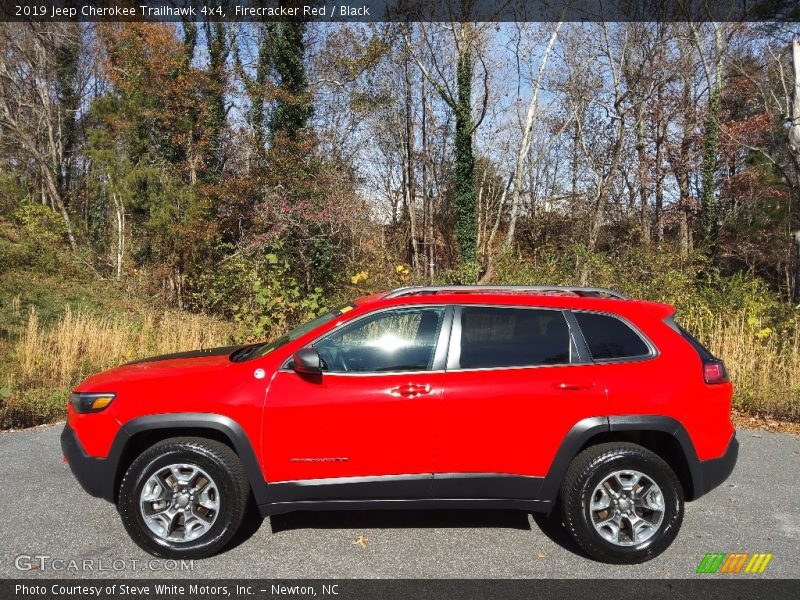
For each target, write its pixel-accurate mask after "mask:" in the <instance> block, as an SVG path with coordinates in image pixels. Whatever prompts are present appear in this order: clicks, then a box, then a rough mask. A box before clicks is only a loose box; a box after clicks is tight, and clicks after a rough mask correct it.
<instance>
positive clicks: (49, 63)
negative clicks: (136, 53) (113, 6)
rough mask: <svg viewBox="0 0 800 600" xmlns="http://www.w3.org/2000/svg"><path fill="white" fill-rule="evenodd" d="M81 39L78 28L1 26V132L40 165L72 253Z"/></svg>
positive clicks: (46, 196) (46, 191) (48, 200)
mask: <svg viewBox="0 0 800 600" xmlns="http://www.w3.org/2000/svg"><path fill="white" fill-rule="evenodd" d="M81 39H82V37H81V30H80V26H79V25H78V24H68V23H58V24H56V23H52V24H50V23H48V24H43V25H42V24H34V23H30V24H26V25H19V24H11V23H5V24H0V55H1V56H0V131H2V135H3V136H4V137H5V138H6V142H7V143H8V142H9V141H11V143H15V145H16V146H17V148H18V150H19V151H20V152H21V153H22V154H24V155H25V156H27V157H28V159H29V160H31V162H32V163H33V164H34V165H36V168H37V171H38V173H37V174H38V176H39V179H40V181H41V185H42V189H43V199H44V200H45V201H46V203H47V204H48V205H49V206H50V207H51V208H53V209H54V210H56V211H57V212H58V213H59V214H60V215H61V217H62V218H63V220H64V225H65V226H66V230H67V235H68V237H69V242H70V245H71V246H72V248H73V249H75V247H76V241H75V234H74V232H73V226H72V222H71V220H70V216H69V213H68V212H67V194H68V191H69V188H68V185H69V180H70V177H69V170H70V155H71V152H72V145H73V143H74V130H73V129H72V126H73V125H74V120H75V114H74V113H75V112H76V111H77V108H78V106H79V104H80V102H79V99H78V98H77V96H79V93H78V92H76V90H75V89H74V88H71V86H73V85H74V83H75V82H74V81H73V80H74V78H75V69H76V64H77V60H78V59H77V56H78V51H79V48H80V45H81ZM67 92H68V93H69V98H67V99H65V97H64V96H65V95H67Z"/></svg>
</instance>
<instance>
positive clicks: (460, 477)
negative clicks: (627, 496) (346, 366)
mask: <svg viewBox="0 0 800 600" xmlns="http://www.w3.org/2000/svg"><path fill="white" fill-rule="evenodd" d="M570 323H574V321H573V320H572V319H571V318H568V315H567V314H566V313H565V312H564V311H561V310H558V309H537V308H516V307H493V306H463V307H460V308H458V309H457V310H456V314H455V316H454V320H453V327H452V334H451V339H452V341H451V346H450V356H449V359H448V373H447V380H446V383H445V386H444V391H443V394H442V401H441V403H440V410H439V412H438V414H437V427H436V430H437V432H438V435H437V445H436V460H435V464H434V482H433V488H432V489H433V492H432V493H433V495H434V496H437V497H454V498H535V497H536V495H537V493H538V490H539V487H540V485H541V480H542V478H543V477H544V476H545V475H546V474H547V471H548V469H549V467H550V464H551V462H552V461H553V458H554V456H555V454H556V452H557V451H558V448H559V445H560V444H561V442H562V440H563V439H564V436H565V435H566V434H567V432H568V431H569V430H570V429H571V428H572V426H573V425H575V424H576V423H577V422H578V421H580V420H581V419H584V418H587V417H592V416H602V415H605V414H606V412H605V410H606V394H605V390H604V385H603V382H602V381H598V380H596V372H595V369H594V368H593V366H592V365H590V364H587V363H586V354H585V351H582V350H579V345H578V344H577V343H576V341H575V340H574V339H573V336H572V332H571V331H570V329H571V328H570Z"/></svg>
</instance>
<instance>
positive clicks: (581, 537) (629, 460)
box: [560, 442, 683, 564]
mask: <svg viewBox="0 0 800 600" xmlns="http://www.w3.org/2000/svg"><path fill="white" fill-rule="evenodd" d="M625 469H633V470H636V471H639V472H640V473H643V474H644V475H646V476H647V477H649V478H650V479H651V480H652V481H653V482H655V483H656V485H658V487H659V488H660V489H661V495H662V497H663V504H664V513H663V518H662V520H661V524H660V526H659V527H658V529H657V530H656V531H655V533H653V534H652V537H650V538H649V539H647V540H645V541H644V542H642V543H638V544H635V545H634V544H632V545H629V546H623V545H617V544H615V543H612V542H610V541H609V540H607V539H605V538H604V537H603V536H602V535H600V533H599V532H598V531H597V530H596V529H595V526H594V524H593V522H592V520H591V514H590V507H591V499H592V494H593V493H594V491H595V488H596V487H597V486H598V485H599V484H600V483H601V482H603V480H604V479H606V478H607V477H609V476H611V475H612V473H614V472H615V471H619V470H625ZM560 498H561V511H562V517H563V519H564V525H565V527H566V528H567V531H569V533H570V534H571V535H572V537H573V538H574V539H575V541H576V542H577V543H578V545H579V546H580V547H581V548H582V549H583V550H584V552H586V554H588V555H589V556H590V557H591V558H593V559H595V560H599V561H602V562H606V563H614V564H636V563H642V562H645V561H648V560H650V559H652V558H655V557H656V556H658V555H659V554H661V553H662V552H663V551H664V550H666V549H667V548H668V547H669V545H670V544H671V543H672V542H673V540H674V539H675V537H676V536H677V535H678V531H679V530H680V527H681V523H682V522H683V488H682V487H681V484H680V481H679V480H678V478H677V476H676V475H675V473H674V471H673V470H672V469H671V468H670V466H669V465H668V464H667V463H666V462H664V460H663V459H661V457H659V456H658V455H656V454H654V453H653V452H650V451H649V450H647V449H646V448H643V447H641V446H638V445H636V444H630V443H625V442H613V443H608V444H598V445H597V446H591V447H590V448H587V449H586V450H584V451H583V452H581V453H580V454H579V455H578V456H576V457H575V459H574V460H573V461H572V464H571V465H570V467H569V469H568V470H567V474H566V476H565V477H564V482H563V484H562V486H561V496H560ZM626 527H627V526H626ZM628 542H629V543H630V540H628Z"/></svg>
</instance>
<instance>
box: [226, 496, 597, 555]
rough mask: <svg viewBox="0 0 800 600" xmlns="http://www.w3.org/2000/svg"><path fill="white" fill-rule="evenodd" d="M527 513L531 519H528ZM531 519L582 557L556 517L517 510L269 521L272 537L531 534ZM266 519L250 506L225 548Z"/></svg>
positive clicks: (296, 516)
mask: <svg viewBox="0 0 800 600" xmlns="http://www.w3.org/2000/svg"><path fill="white" fill-rule="evenodd" d="M529 514H530V516H531V519H529V518H528V515H529ZM531 520H532V521H533V522H534V523H535V524H536V526H537V527H538V528H539V530H540V531H541V532H542V533H543V534H544V535H545V536H547V538H548V539H549V540H550V541H552V542H553V543H554V544H557V545H558V546H560V547H561V548H563V549H564V550H566V551H568V552H570V553H572V554H575V555H577V556H581V557H584V558H586V553H584V552H583V550H581V548H580V546H578V544H576V543H575V541H574V540H573V539H572V537H571V536H570V535H569V533H567V530H566V529H564V527H563V526H562V524H561V519H560V518H559V517H558V515H557V514H555V513H554V514H552V515H544V514H541V513H526V512H524V511H521V510H488V509H487V510H481V509H453V510H357V511H333V510H332V511H296V512H291V513H286V514H282V515H273V516H272V517H270V518H269V523H270V528H271V530H272V533H273V534H276V533H282V532H286V531H296V530H301V529H435V528H445V529H470V528H477V527H486V528H505V529H516V530H520V531H531V530H532V529H533V528H532V527H531ZM264 521H266V519H265V518H264V517H262V516H261V513H260V512H259V511H258V509H257V508H256V506H255V504H253V503H251V505H250V506H249V508H248V511H247V513H246V514H245V517H244V521H243V522H242V526H241V528H240V529H239V531H237V532H236V535H234V537H233V539H232V540H231V541H230V542H229V544H228V547H227V549H231V548H235V547H236V546H239V545H240V544H242V543H244V542H246V541H247V540H248V539H250V538H251V537H252V536H253V535H255V534H256V532H257V531H258V530H259V529H260V528H261V526H262V525H263V524H264Z"/></svg>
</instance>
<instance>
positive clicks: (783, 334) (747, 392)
mask: <svg viewBox="0 0 800 600" xmlns="http://www.w3.org/2000/svg"><path fill="white" fill-rule="evenodd" d="M682 324H684V325H685V326H686V328H687V329H689V330H690V331H692V332H695V333H696V334H697V335H698V337H700V338H701V339H702V341H703V343H704V344H705V345H706V346H708V348H709V350H711V352H712V353H714V354H715V355H716V356H719V357H720V358H722V359H723V360H724V361H725V364H726V365H727V367H728V370H729V371H730V375H731V379H732V380H733V382H734V386H735V397H734V401H735V405H736V406H737V407H738V408H739V409H741V410H743V411H746V412H749V413H757V414H763V415H769V416H773V417H778V418H783V419H787V420H791V421H798V420H800V328H798V327H787V328H786V329H784V330H782V331H776V330H773V329H771V328H769V327H762V325H761V323H760V322H759V320H758V319H755V318H753V317H747V316H745V315H740V316H739V317H738V318H730V317H729V316H720V315H715V316H712V315H708V314H706V315H702V316H694V317H690V318H689V319H682Z"/></svg>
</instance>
